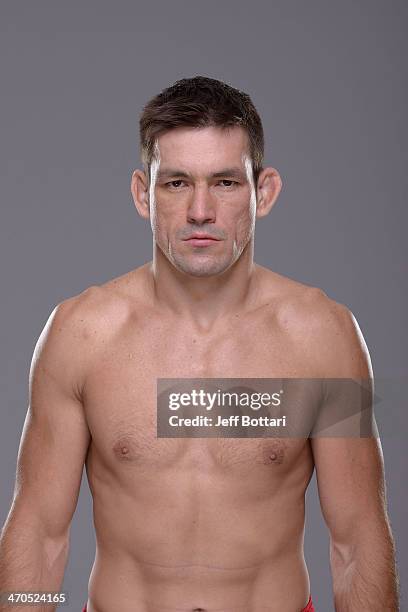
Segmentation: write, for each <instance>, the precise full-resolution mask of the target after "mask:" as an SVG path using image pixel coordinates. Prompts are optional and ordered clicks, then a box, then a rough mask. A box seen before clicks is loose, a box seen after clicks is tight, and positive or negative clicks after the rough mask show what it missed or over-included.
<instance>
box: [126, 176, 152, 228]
mask: <svg viewBox="0 0 408 612" xmlns="http://www.w3.org/2000/svg"><path fill="white" fill-rule="evenodd" d="M130 190H131V192H132V196H133V201H134V203H135V206H136V209H137V212H138V213H139V215H140V216H141V217H143V219H150V208H149V185H148V180H147V177H146V174H145V173H144V172H143V171H142V170H135V171H134V172H133V174H132V180H131V183H130Z"/></svg>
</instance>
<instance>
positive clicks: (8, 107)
mask: <svg viewBox="0 0 408 612" xmlns="http://www.w3.org/2000/svg"><path fill="white" fill-rule="evenodd" d="M407 17H408V7H407V3H406V2H403V1H399V0H383V1H378V0H376V1H374V0H365V1H360V2H356V1H355V0H341V1H338V2H327V0H321V1H320V0H311V1H309V2H301V1H298V2H293V1H290V0H281V1H278V2H274V1H271V0H269V1H265V2H262V1H259V0H252V2H250V3H247V2H240V1H237V0H234V1H233V2H232V1H229V2H227V1H224V2H222V1H217V2H213V1H212V0H211V1H208V0H207V1H206V2H193V1H190V2H187V1H186V2H181V1H174V0H172V1H169V2H164V1H162V2H153V3H151V5H149V4H148V3H147V2H137V1H133V2H132V1H130V0H127V1H116V2H113V1H112V2H106V1H96V0H89V1H85V2H78V1H73V0H71V1H70V2H65V3H63V2H55V1H51V0H50V1H43V0H37V1H36V2H30V1H26V2H24V1H21V0H20V1H17V0H13V1H11V0H7V1H5V0H2V2H1V5H0V24H1V25H0V28H1V36H0V66H1V74H0V77H1V78H0V87H1V114H0V117H1V132H0V133H1V147H0V154H1V164H0V172H1V183H0V186H1V187H0V188H1V214H2V216H1V241H0V261H1V289H2V292H1V298H2V299H1V307H2V313H1V320H0V334H1V352H2V355H1V356H2V361H1V369H0V376H1V434H0V436H1V437H0V466H1V468H0V469H1V497H0V521H1V523H3V522H4V520H5V518H6V515H7V512H8V509H9V505H10V501H11V494H12V489H13V484H14V473H15V463H16V457H17V449H18V442H19V439H20V435H21V429H22V425H23V421H24V418H25V414H26V410H27V400H28V370H29V365H30V361H31V356H32V351H33V348H34V344H35V342H36V340H37V338H38V335H39V333H40V331H41V329H42V328H43V326H44V323H45V321H46V319H47V317H48V315H49V314H50V312H51V310H52V308H53V307H54V306H55V305H56V304H57V303H58V302H60V301H61V300H63V299H65V298H67V297H69V296H71V295H74V294H76V293H78V292H80V291H82V290H83V289H85V288H86V287H88V286H89V285H91V284H98V283H102V282H104V281H106V280H108V279H110V278H112V277H114V276H117V275H120V274H123V273H124V272H126V271H128V270H130V269H132V268H134V267H137V266H139V265H141V264H142V263H144V262H145V261H148V260H149V259H150V256H151V233H150V229H149V226H148V225H147V224H145V223H144V222H143V221H142V220H141V219H140V218H139V217H138V216H137V213H136V210H135V208H134V205H133V203H132V199H131V194H130V190H129V184H130V176H131V172H132V170H133V169H134V168H135V167H136V166H138V165H139V151H138V116H139V113H140V110H141V108H142V105H143V104H144V103H145V102H146V101H147V100H148V99H149V98H150V97H151V96H152V95H154V94H156V93H158V91H159V90H161V89H162V88H163V87H166V86H167V85H169V84H171V83H172V82H173V81H174V80H176V79H177V78H182V77H186V76H194V75H196V74H203V75H207V76H212V77H215V78H221V79H223V80H226V81H227V82H229V83H230V84H232V85H233V86H235V87H239V88H242V89H244V90H246V91H248V92H249V93H250V95H251V96H252V98H253V101H254V102H255V104H256V105H257V107H258V110H259V111H260V113H261V116H262V118H263V122H264V128H265V136H266V143H267V144H266V162H267V163H268V164H270V165H274V166H275V167H276V168H278V170H279V171H280V173H281V175H282V177H283V182H284V187H283V191H282V193H281V195H280V197H279V200H278V203H277V204H276V206H275V208H274V209H273V211H272V213H271V215H270V216H269V217H268V218H266V219H264V220H261V221H260V222H259V224H258V227H257V240H256V260H257V261H258V263H260V264H262V265H265V266H268V267H270V268H272V269H274V270H276V271H278V272H280V273H281V274H286V275H288V276H290V277H293V278H295V279H297V280H299V281H301V282H305V283H308V284H312V285H316V286H319V287H321V288H323V289H324V290H325V291H326V292H327V293H328V294H329V295H330V296H331V297H333V298H334V299H336V300H337V301H340V302H342V303H344V304H346V305H347V306H348V307H349V308H350V309H351V310H352V312H353V313H354V314H355V316H356V317H357V320H358V321H359V324H360V326H361V329H362V331H363V333H364V335H365V338H366V341H367V344H368V347H369V350H370V353H371V357H372V361H373V366H374V372H375V374H376V375H377V376H394V377H399V379H400V380H406V375H407V354H406V347H407V344H406V329H407V326H406V323H407V299H406V297H407V294H406V285H405V282H404V281H405V274H406V252H405V233H406V220H407V214H406V204H407V202H406V200H407V182H408V181H407V172H406V167H407V162H408V156H407V123H406V121H405V118H406V114H405V113H406V108H407V106H408V100H407V64H406V58H407V56H408V42H407V38H408V37H407V33H408V32H407V29H408V28H407ZM404 272H405V274H404ZM383 449H384V456H385V461H386V477H387V484H388V500H389V511H390V516H391V521H392V526H393V529H394V533H395V536H396V540H397V545H398V560H399V571H400V575H401V582H402V590H403V594H404V582H405V581H406V578H407V560H408V552H407V546H406V539H405V535H404V527H405V525H404V522H403V516H407V505H408V504H407V490H406V481H407V480H406V479H407V469H406V468H407V451H406V441H405V434H404V433H402V432H401V431H400V432H399V435H398V436H395V437H392V436H390V437H385V438H384V439H383ZM44 487H46V483H44ZM305 547H306V555H307V561H308V566H309V571H310V576H311V587H312V594H313V598H314V600H315V602H316V604H317V610H318V611H319V612H322V611H325V612H326V611H330V610H333V604H332V596H331V579H330V573H329V566H328V538H327V530H326V528H325V526H324V523H323V521H322V518H321V514H320V510H319V503H318V499H317V497H316V487H315V483H314V481H313V484H312V485H311V487H310V489H309V492H308V498H307V530H306V538H305ZM94 549H95V540H94V534H93V526H92V505H91V498H90V494H89V489H88V485H87V483H86V481H85V479H84V480H83V483H82V489H81V496H80V501H79V504H78V507H77V510H76V513H75V517H74V521H73V525H72V530H71V552H70V559H69V563H68V566H67V570H66V575H65V581H64V588H65V589H66V590H68V591H69V594H70V598H71V604H70V606H69V610H72V611H73V612H74V611H76V610H79V609H80V606H81V605H82V604H83V602H84V601H85V600H86V597H87V582H88V577H89V572H90V569H91V564H92V561H93V556H94ZM65 609H67V608H65ZM402 609H408V607H407V606H406V604H405V607H404V604H403V606H402Z"/></svg>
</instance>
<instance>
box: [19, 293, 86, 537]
mask: <svg viewBox="0 0 408 612" xmlns="http://www.w3.org/2000/svg"><path fill="white" fill-rule="evenodd" d="M71 310H72V309H71V306H70V305H65V304H63V305H59V306H58V307H57V308H56V309H55V310H54V311H53V313H52V314H51V316H50V318H49V320H48V321H47V324H46V326H45V328H44V330H43V332H42V334H41V336H40V338H39V340H38V342H37V345H36V348H35V350H34V354H33V359H32V363H31V368H30V379H29V407H28V411H27V415H26V418H25V422H24V427H23V432H22V437H21V441H20V447H19V452H18V458H17V474H16V487H15V495H14V501H13V513H16V514H17V515H19V516H20V518H21V519H22V520H23V521H25V522H32V523H33V524H35V525H41V527H42V528H43V529H44V530H45V532H46V533H47V535H49V536H51V537H54V536H55V537H58V536H62V535H64V534H65V533H66V532H67V530H68V528H69V524H70V522H71V519H72V515H73V513H74V511H75V507H76V504H77V500H78V495H79V488H80V483H81V477H82V471H83V465H84V460H85V457H86V452H87V448H88V445H89V441H90V434H89V430H88V427H87V423H86V419H85V415H84V411H83V406H82V403H81V401H80V398H79V397H78V396H77V394H76V392H75V382H76V378H75V377H76V374H77V368H78V366H79V365H80V361H78V355H77V354H76V349H75V341H74V340H75V337H74V336H75V334H73V327H72V322H71V321H70V316H71Z"/></svg>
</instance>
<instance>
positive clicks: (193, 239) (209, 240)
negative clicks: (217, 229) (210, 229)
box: [185, 234, 219, 247]
mask: <svg viewBox="0 0 408 612" xmlns="http://www.w3.org/2000/svg"><path fill="white" fill-rule="evenodd" d="M185 242H188V244H191V246H196V247H206V246H211V245H214V244H216V243H217V242H219V239H218V238H213V236H210V235H209V234H193V235H192V236H190V238H187V239H186V240H185Z"/></svg>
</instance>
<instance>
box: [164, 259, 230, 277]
mask: <svg viewBox="0 0 408 612" xmlns="http://www.w3.org/2000/svg"><path fill="white" fill-rule="evenodd" d="M171 263H172V264H173V266H174V267H175V268H177V270H179V271H180V272H183V273H184V274H188V275H189V276H196V277H197V278H208V277H210V276H218V275H220V274H222V273H223V272H225V271H226V270H228V268H229V267H230V266H231V264H232V262H230V261H228V262H225V261H219V260H218V261H214V260H212V261H211V260H210V259H207V260H204V259H203V260H202V261H186V260H185V259H178V258H176V259H173V261H172V262H171Z"/></svg>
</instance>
